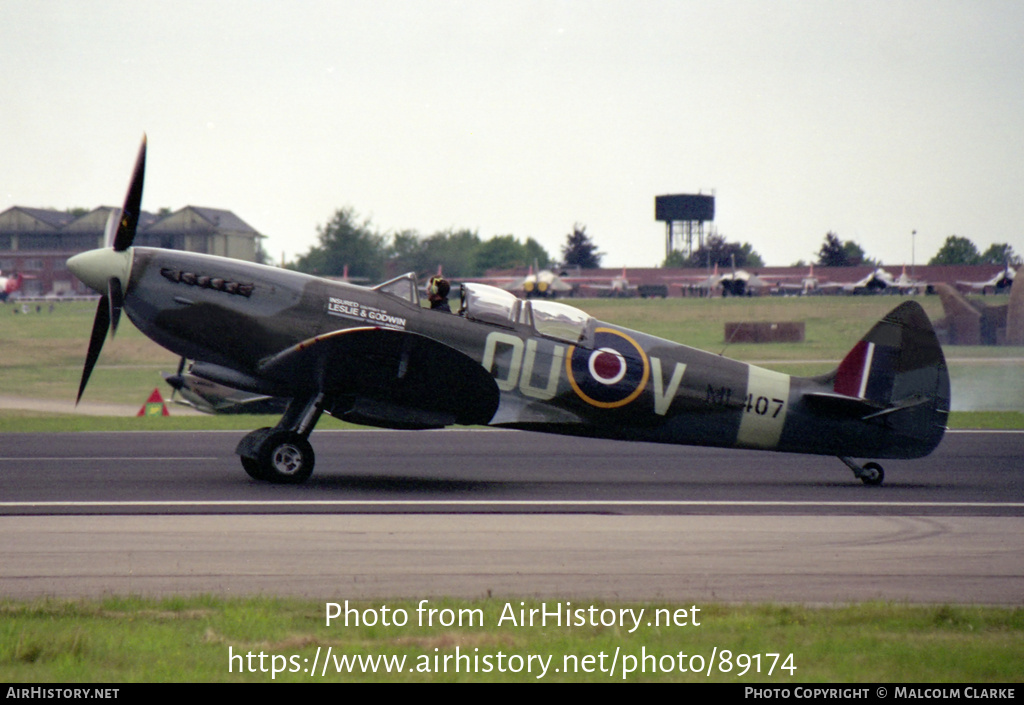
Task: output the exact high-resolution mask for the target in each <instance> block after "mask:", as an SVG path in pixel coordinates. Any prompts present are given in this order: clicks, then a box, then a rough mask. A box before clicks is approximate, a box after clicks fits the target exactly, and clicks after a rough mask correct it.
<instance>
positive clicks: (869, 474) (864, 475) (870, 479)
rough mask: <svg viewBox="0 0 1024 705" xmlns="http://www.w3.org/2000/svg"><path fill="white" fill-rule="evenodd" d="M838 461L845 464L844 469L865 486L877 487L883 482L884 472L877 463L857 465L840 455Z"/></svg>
mask: <svg viewBox="0 0 1024 705" xmlns="http://www.w3.org/2000/svg"><path fill="white" fill-rule="evenodd" d="M839 459H840V460H842V461H843V462H844V463H845V464H846V467H848V468H850V469H851V470H853V475H854V477H856V478H857V479H858V480H860V481H861V482H863V483H864V484H865V485H869V486H872V487H877V486H878V485H880V484H882V482H883V481H884V480H885V470H883V469H882V466H881V465H879V464H878V463H874V462H872V463H864V465H858V464H857V463H855V462H853V460H851V459H850V458H847V457H845V456H842V455H840V456H839Z"/></svg>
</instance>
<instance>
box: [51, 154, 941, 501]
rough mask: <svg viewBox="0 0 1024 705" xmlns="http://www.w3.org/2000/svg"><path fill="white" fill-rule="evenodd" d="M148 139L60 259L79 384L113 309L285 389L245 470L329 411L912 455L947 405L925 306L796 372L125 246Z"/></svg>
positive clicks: (293, 465)
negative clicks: (821, 368)
mask: <svg viewBox="0 0 1024 705" xmlns="http://www.w3.org/2000/svg"><path fill="white" fill-rule="evenodd" d="M145 150H146V142H145V140H143V143H142V147H141V149H140V152H139V157H138V160H137V162H136V166H135V171H134V174H133V177H132V180H131V184H130V186H129V190H128V195H127V197H126V199H125V205H124V208H123V212H122V214H121V216H120V220H119V221H117V222H115V223H112V224H111V225H110V227H109V228H108V234H109V236H108V242H109V246H108V247H105V248H101V249H98V250H92V251H89V252H84V253H82V254H79V255H76V256H75V257H73V258H72V259H71V260H69V262H68V266H69V268H70V269H71V271H72V272H73V273H74V274H75V275H76V276H77V277H78V278H79V279H81V280H82V281H83V282H84V283H86V284H87V285H88V286H90V287H91V288H93V289H95V290H96V291H98V292H99V293H100V294H101V296H100V301H99V306H98V308H97V311H96V319H95V321H94V324H93V330H92V335H91V337H90V341H89V348H88V352H87V355H86V361H85V366H84V370H83V373H82V379H81V383H80V386H79V391H78V398H79V399H81V396H82V393H83V391H84V390H85V388H86V384H87V383H88V381H89V376H90V374H91V372H92V369H93V366H94V365H95V363H96V360H97V358H98V356H99V354H100V350H101V348H102V346H103V342H104V340H105V339H106V336H107V333H108V329H109V331H110V332H111V334H114V332H116V329H117V325H118V320H119V318H120V314H121V311H122V310H123V311H124V312H125V313H126V314H127V315H128V317H129V319H131V321H132V322H133V323H134V324H135V325H136V326H137V327H138V328H139V329H140V330H141V331H142V332H143V333H145V334H146V335H147V336H149V337H150V338H152V339H153V340H154V341H156V342H157V343H159V344H160V345H162V346H164V347H166V348H168V349H169V350H171V351H173V352H175V353H177V354H178V355H181V356H183V357H186V358H188V359H190V360H193V361H194V362H193V364H192V366H191V370H190V374H192V375H195V376H197V377H201V378H203V379H206V380H209V381H210V382H213V383H216V384H219V385H224V386H226V387H230V388H232V389H237V390H241V391H243V392H246V393H249V394H258V395H267V396H271V397H282V398H286V399H288V400H289V401H288V404H287V408H286V409H285V411H284V413H283V416H282V418H281V420H280V422H279V423H278V424H277V425H276V426H275V427H273V428H261V429H258V430H255V431H253V432H251V433H249V434H248V435H246V436H245V437H244V438H243V439H242V440H241V441H240V442H239V444H238V446H237V448H236V450H235V452H236V453H237V454H238V455H239V456H241V460H242V466H243V467H244V469H245V471H246V472H247V473H248V474H249V475H250V476H251V477H253V478H255V479H257V480H262V481H268V482H274V483H299V482H303V481H304V480H306V479H307V478H308V477H309V475H310V473H311V472H312V471H313V466H314V462H315V456H314V452H313V448H312V446H311V445H310V443H309V436H310V433H311V432H312V430H313V428H314V426H315V425H316V423H317V421H318V420H319V419H320V417H321V415H322V414H323V413H324V412H327V413H328V414H330V415H331V416H335V417H337V418H340V419H345V420H348V421H354V422H357V423H362V424H367V425H372V426H382V427H387V428H399V429H431V428H441V427H445V426H449V425H452V424H485V425H490V426H498V427H506V428H514V429H523V430H533V431H544V432H549V433H561V434H567V435H574V436H588V437H601V438H612V439H620V440H631V441H650V442H658V443H675V444H685V445H703V446H720V447H732V448H750V449H763V450H774V451H784V452H791V453H812V454H821V455H832V456H838V457H839V458H840V459H841V460H842V461H843V462H844V463H846V465H847V466H849V468H850V469H851V470H852V471H853V473H854V475H855V476H856V477H857V478H859V479H861V480H862V481H863V482H864V483H865V484H868V485H878V484H880V483H881V482H882V480H883V477H884V473H883V470H882V467H881V466H880V465H878V464H877V463H875V462H868V463H866V464H863V465H861V464H859V463H857V462H855V461H854V460H852V457H853V456H856V457H865V456H872V457H875V458H917V457H921V456H925V455H927V454H928V453H930V452H931V451H932V450H933V449H934V448H935V447H936V446H937V445H938V443H939V441H940V440H941V439H942V436H943V433H944V431H945V424H946V418H947V415H948V411H949V406H950V392H949V376H948V374H947V370H946V363H945V359H944V357H943V354H942V350H941V348H940V346H939V343H938V341H937V339H936V337H935V334H934V332H933V330H932V327H931V325H930V323H929V321H928V318H927V316H926V315H925V313H924V311H923V309H922V308H921V307H920V306H919V305H918V304H917V303H914V302H906V303H903V304H901V305H900V306H898V307H897V308H895V309H894V310H893V311H892V312H890V313H889V314H888V315H887V316H885V318H883V319H882V320H881V321H880V322H878V323H877V324H876V325H875V326H874V327H873V328H872V329H871V330H870V331H869V332H868V333H867V335H865V336H864V337H863V338H862V339H861V340H860V341H859V342H857V343H856V344H855V345H854V346H853V348H852V349H851V350H850V352H849V353H848V354H847V355H846V357H845V359H844V360H843V361H842V362H841V363H840V364H839V366H838V367H837V368H836V370H835V371H833V372H832V373H830V374H826V375H823V376H820V377H791V376H789V375H785V374H782V373H779V372H774V371H770V370H766V369H762V368H759V367H755V366H752V365H747V364H744V363H742V362H737V361H734V360H729V359H727V358H723V357H720V356H718V355H714V354H711V353H706V352H703V351H700V350H696V349H693V348H689V347H686V346H684V345H680V344H677V343H673V342H670V341H667V340H663V339H660V338H656V337H653V336H650V335H645V334H643V333H639V332H636V331H632V330H628V329H626V328H622V327H620V326H617V325H613V324H609V323H604V322H602V321H599V320H596V319H594V318H592V317H591V316H589V315H587V314H586V313H584V312H583V311H580V310H578V309H576V308H573V307H571V306H567V305H564V304H562V303H559V302H555V301H547V300H522V299H519V298H517V297H515V296H514V295H513V294H511V293H510V292H508V291H504V290H502V289H498V288H497V287H492V286H488V285H485V284H466V285H464V286H463V289H462V300H461V309H460V311H459V312H458V313H448V312H441V311H432V310H429V309H427V308H425V307H423V306H422V305H421V301H420V296H419V292H418V287H417V281H416V278H415V276H413V275H412V274H407V275H403V276H399V277H396V278H394V279H391V280H390V281H386V282H384V283H382V284H379V285H377V286H374V287H362V286H357V285H354V284H349V283H345V282H333V281H329V280H326V279H321V278H317V277H313V276H308V275H305V274H300V273H298V272H292V271H286V270H281V269H276V268H272V267H267V266H263V265H257V264H252V263H247V262H241V261H238V260H233V259H225V258H222V257H214V256H209V255H201V254H193V253H188V252H181V251H175V250H164V249H152V248H146V247H135V246H133V244H132V243H133V240H134V237H135V230H136V226H137V223H138V217H139V212H140V203H141V198H142V182H143V173H144V169H145Z"/></svg>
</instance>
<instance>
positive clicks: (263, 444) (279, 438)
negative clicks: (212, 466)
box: [237, 428, 316, 485]
mask: <svg viewBox="0 0 1024 705" xmlns="http://www.w3.org/2000/svg"><path fill="white" fill-rule="evenodd" d="M237 452H238V454H239V455H240V456H241V458H242V467H243V468H245V472H246V473H247V474H248V475H249V477H251V478H253V479H254V480H262V481H264V482H273V483H275V484H279V485H297V484H300V483H303V482H305V481H306V480H307V479H308V478H309V476H310V475H311V474H312V473H313V466H314V465H315V464H316V456H315V455H314V453H313V446H311V445H310V444H309V441H307V440H306V439H305V438H303V437H302V435H301V434H299V433H297V432H295V431H287V430H274V429H272V428H261V429H258V430H256V431H253V432H252V433H250V434H249V435H248V436H246V437H245V438H244V439H242V442H241V443H239V445H238V449H237Z"/></svg>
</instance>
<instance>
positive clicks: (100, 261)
mask: <svg viewBox="0 0 1024 705" xmlns="http://www.w3.org/2000/svg"><path fill="white" fill-rule="evenodd" d="M145 171H146V136H145V135H143V137H142V146H141V147H139V156H138V158H137V159H136V160H135V170H134V171H133V172H132V180H131V183H130V184H129V185H128V193H127V195H126V196H125V199H124V207H123V208H122V209H121V210H120V212H116V211H115V213H112V214H111V221H110V222H109V223H108V226H107V241H106V245H107V247H104V248H101V249H98V250H89V251H88V252H83V253H81V254H78V255H75V256H74V257H72V258H71V259H69V260H68V269H70V270H71V272H72V273H73V274H74V275H75V276H76V277H78V278H79V279H80V280H81V281H82V282H83V283H85V284H86V285H87V286H89V288H91V289H93V290H95V291H98V292H99V293H100V301H99V304H98V305H97V307H96V318H95V319H93V323H92V334H91V335H90V336H89V350H88V351H87V352H86V354H85V367H84V368H83V369H82V381H81V382H80V383H79V385H78V397H77V399H75V404H76V405H77V404H78V402H79V401H81V399H82V393H83V392H84V391H85V386H86V384H88V383H89V376H90V375H91V374H92V370H93V367H95V365H96V360H97V359H98V358H99V356H100V350H102V349H103V343H104V342H105V341H106V339H107V331H108V330H109V331H110V334H111V336H113V335H115V334H116V333H117V324H118V321H119V320H120V318H121V309H122V308H123V306H124V290H125V288H126V287H127V285H128V277H129V274H130V273H131V266H132V253H131V252H130V248H131V246H132V243H133V242H134V241H135V231H136V229H137V228H138V225H139V215H140V214H141V212H142V211H141V209H140V206H141V204H142V182H143V179H144V175H145ZM114 218H116V219H117V227H116V229H115V228H114Z"/></svg>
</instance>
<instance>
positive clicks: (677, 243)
mask: <svg viewBox="0 0 1024 705" xmlns="http://www.w3.org/2000/svg"><path fill="white" fill-rule="evenodd" d="M654 219H655V220H657V221H660V222H663V223H665V258H666V259H668V257H669V255H671V254H672V253H673V252H682V253H683V256H684V257H689V256H690V255H692V254H693V253H694V251H695V250H699V249H700V248H701V247H703V246H704V224H705V223H710V222H711V221H713V220H714V219H715V197H714V196H704V195H700V194H697V195H691V194H675V195H666V196H655V197H654ZM694 242H696V245H697V246H696V247H694Z"/></svg>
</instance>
